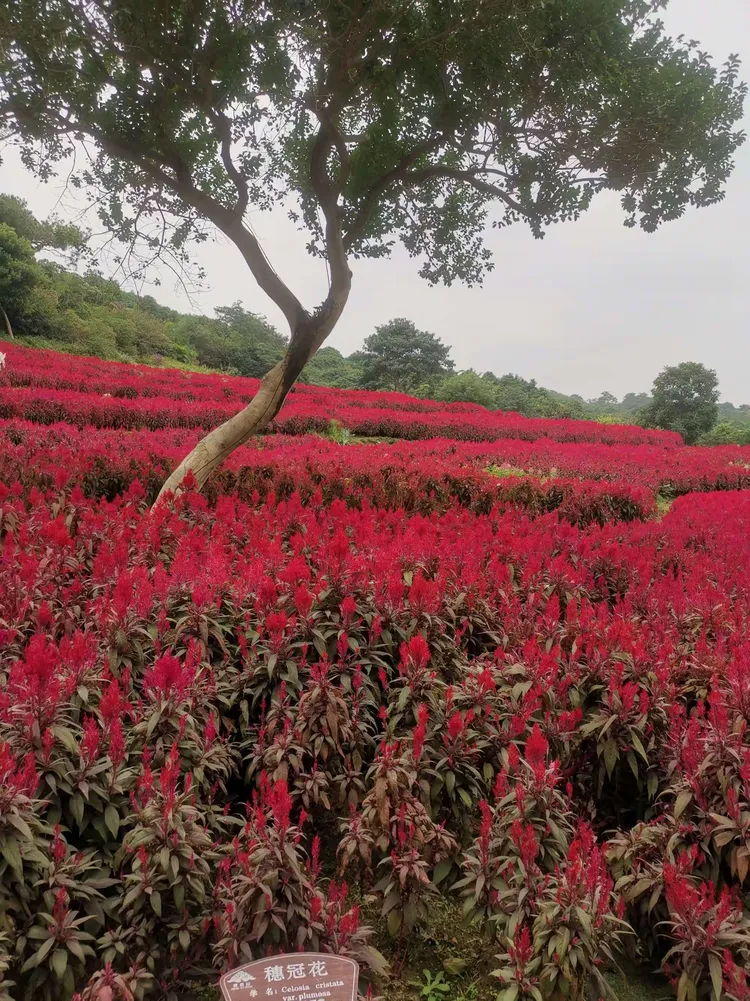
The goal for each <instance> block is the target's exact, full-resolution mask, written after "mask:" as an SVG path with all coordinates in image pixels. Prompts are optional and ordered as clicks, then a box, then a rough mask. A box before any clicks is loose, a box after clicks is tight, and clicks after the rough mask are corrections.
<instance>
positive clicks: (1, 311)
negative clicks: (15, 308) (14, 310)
mask: <svg viewBox="0 0 750 1001" xmlns="http://www.w3.org/2000/svg"><path fill="white" fill-rule="evenodd" d="M0 314H1V315H2V318H3V323H4V324H5V332H6V334H7V335H8V340H9V341H14V340H15V337H14V336H13V327H11V325H10V320H9V319H8V314H7V313H6V312H5V310H4V309H3V307H2V306H0Z"/></svg>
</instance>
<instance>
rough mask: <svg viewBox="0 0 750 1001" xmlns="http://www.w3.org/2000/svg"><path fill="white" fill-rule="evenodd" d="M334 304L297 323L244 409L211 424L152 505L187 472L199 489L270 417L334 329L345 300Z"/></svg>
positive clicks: (176, 488) (174, 491) (176, 490)
mask: <svg viewBox="0 0 750 1001" xmlns="http://www.w3.org/2000/svg"><path fill="white" fill-rule="evenodd" d="M344 301H345V299H344ZM333 305H334V308H328V309H326V310H325V311H324V312H322V313H319V314H316V315H315V316H313V317H310V318H309V320H308V321H307V322H305V323H303V324H301V325H300V327H298V329H297V330H296V331H295V332H294V334H293V335H292V338H291V340H290V342H289V348H288V350H287V353H286V355H285V356H284V357H283V358H282V360H281V361H280V362H279V363H278V364H277V365H274V367H273V368H272V369H271V370H270V372H267V373H266V374H265V375H264V376H263V379H262V380H261V383H260V386H259V388H258V392H257V393H256V394H255V396H254V397H253V398H252V400H251V401H250V402H249V403H248V405H247V406H246V407H245V409H244V410H240V412H239V413H238V414H235V415H234V417H230V418H229V420H228V421H225V422H224V423H223V424H220V425H219V427H217V428H214V430H213V431H210V432H209V433H208V434H207V435H206V437H205V438H202V439H201V440H200V441H199V442H198V444H197V445H196V446H195V448H194V449H193V450H192V452H191V453H190V454H189V455H187V456H185V458H184V459H183V460H182V462H181V463H180V464H179V466H178V467H177V468H176V469H175V470H174V472H173V473H172V474H171V475H170V477H169V479H167V480H166V482H165V483H164V485H163V486H162V488H161V490H160V491H159V496H158V497H157V498H156V501H155V502H154V507H156V506H157V505H158V504H159V502H160V501H161V500H162V499H163V498H164V497H165V495H166V494H168V493H170V494H179V492H180V484H181V483H182V481H183V480H184V479H185V477H186V476H187V474H188V472H190V473H192V474H193V476H194V478H195V482H196V486H197V487H198V489H199V490H200V489H202V488H203V486H204V484H205V482H206V480H207V479H208V478H209V476H210V475H211V473H212V472H213V471H214V470H215V469H216V468H217V466H219V465H220V464H221V463H222V462H223V461H224V460H225V459H226V458H227V457H228V456H230V455H231V454H232V452H233V451H234V450H235V449H236V448H238V447H239V446H240V445H242V444H243V443H244V442H246V441H247V439H248V438H250V437H252V435H254V434H257V433H258V432H259V431H262V430H263V428H265V427H266V426H267V425H268V424H269V423H270V422H271V421H272V420H273V418H274V417H275V416H276V414H278V412H279V410H281V406H282V404H283V403H284V400H285V399H286V397H287V395H288V393H289V390H290V389H291V388H292V386H293V385H294V383H295V382H296V380H297V377H298V376H299V374H300V372H301V371H302V369H303V368H304V367H305V365H306V364H307V363H308V361H309V360H310V359H311V358H312V356H313V355H314V354H315V352H316V351H317V350H318V348H319V347H320V345H321V344H322V343H323V341H324V340H325V339H326V337H327V336H328V334H329V333H330V332H331V330H333V327H334V326H335V324H336V321H337V320H338V317H339V316H340V315H341V311H342V309H343V305H344V302H340V303H339V302H337V303H334V304H333Z"/></svg>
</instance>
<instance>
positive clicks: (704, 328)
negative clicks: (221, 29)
mask: <svg viewBox="0 0 750 1001" xmlns="http://www.w3.org/2000/svg"><path fill="white" fill-rule="evenodd" d="M664 19H665V21H666V23H667V26H668V28H669V30H670V31H671V32H672V33H673V34H679V33H683V34H685V35H687V36H688V37H690V38H696V39H698V40H699V41H700V42H701V44H702V48H704V49H706V50H707V51H708V52H710V53H711V54H712V56H713V57H714V58H715V59H716V60H717V61H723V60H724V59H725V57H726V56H727V55H728V54H729V53H730V52H739V54H740V56H741V57H742V58H743V61H744V63H745V66H744V77H745V79H748V78H750V3H748V0H671V3H670V6H669V8H668V11H667V12H666V13H665V15H664ZM748 111H749V112H750V108H748ZM748 124H750V119H748V120H747V121H746V127H747V125H748ZM0 189H1V190H3V191H6V192H9V193H13V194H18V195H21V196H22V197H24V198H26V199H27V200H28V202H29V205H30V207H31V208H32V210H33V211H35V212H36V213H37V214H39V215H44V214H45V213H46V212H48V211H49V210H50V209H51V208H52V206H53V205H54V204H55V203H56V202H57V200H58V197H59V194H60V189H59V187H56V186H55V185H54V184H49V185H40V184H39V183H38V182H37V181H36V180H35V179H34V178H33V177H31V176H30V175H27V174H25V172H24V171H23V169H22V168H21V167H20V165H19V164H18V161H17V160H16V159H14V158H13V156H12V155H9V156H8V157H7V158H6V159H5V162H4V163H3V165H2V166H0ZM66 206H67V209H68V210H69V211H70V212H72V210H73V205H72V204H71V202H70V198H67V200H66ZM66 214H67V213H66ZM252 223H253V227H254V229H255V231H256V233H257V234H258V236H259V237H260V238H261V240H262V241H263V243H264V247H265V249H266V252H267V254H268V256H269V257H270V259H271V261H272V262H273V263H274V265H275V266H276V267H277V269H278V270H279V271H280V272H281V274H282V275H283V277H284V278H285V279H286V280H287V281H288V282H289V283H290V285H291V286H292V287H293V289H294V290H295V292H296V293H297V295H298V296H300V298H301V299H302V300H303V302H305V304H306V305H310V306H313V305H315V304H316V303H317V302H318V300H319V299H320V298H321V296H322V295H323V293H324V288H325V276H324V273H323V272H322V270H321V265H320V263H319V262H316V261H314V260H312V259H311V258H309V257H308V256H307V254H306V253H305V250H304V244H305V236H304V234H302V233H299V232H297V231H296V230H295V229H294V227H293V226H292V225H291V224H290V223H289V222H288V221H287V219H286V217H285V215H284V213H283V212H279V213H274V214H272V215H266V214H258V215H257V216H254V217H252ZM749 233H750V141H748V143H746V144H745V145H744V146H743V147H742V148H741V149H740V151H739V153H738V156H737V167H736V170H735V172H734V174H733V176H732V178H731V180H730V183H729V187H728V191H727V196H726V199H725V200H724V202H723V203H722V204H721V205H718V206H713V207H711V208H707V209H701V210H697V211H696V210H694V211H691V212H689V213H688V214H687V215H686V216H685V217H684V218H683V219H681V220H678V221H677V222H673V223H669V224H667V225H666V226H664V227H663V228H662V229H660V230H659V231H658V232H657V233H655V234H650V235H648V234H645V233H643V232H641V231H639V230H635V231H634V230H627V229H625V228H624V227H623V225H622V213H621V211H620V208H619V204H618V202H617V199H616V198H610V197H609V196H608V195H600V196H599V197H598V198H597V199H595V201H594V204H593V207H592V208H591V209H590V210H589V212H588V213H587V214H586V215H585V216H584V217H583V218H582V219H581V220H580V221H579V222H577V223H568V224H564V225H561V226H556V227H553V228H552V229H551V230H550V231H549V232H548V234H547V236H546V238H545V239H544V240H543V241H537V240H534V239H533V238H532V236H531V234H530V233H529V232H528V230H527V229H526V228H525V227H524V226H523V225H522V224H518V225H517V226H515V227H513V228H511V229H507V230H503V231H500V232H497V231H492V232H490V233H489V235H488V243H489V246H490V247H491V249H492V251H493V253H494V257H495V270H494V271H493V272H492V274H491V275H489V277H488V278H487V279H486V281H485V284H484V286H483V287H482V288H479V289H467V288H465V287H462V286H460V285H454V286H453V287H452V288H430V287H429V286H428V285H427V284H426V283H425V282H424V281H422V280H421V279H420V278H419V277H418V276H417V273H416V272H417V265H416V262H414V261H411V260H410V259H409V257H408V255H407V254H406V253H405V252H404V251H403V250H400V249H399V250H397V251H396V252H395V253H394V255H393V257H392V259H391V260H389V261H360V262H356V261H355V262H354V265H353V271H354V284H353V290H352V295H351V298H350V300H349V304H348V306H347V309H346V312H345V315H344V317H343V318H342V320H341V321H340V323H339V325H338V327H337V328H336V330H335V331H334V332H333V334H332V335H331V337H330V338H329V341H328V343H329V344H331V345H333V346H334V347H337V348H339V349H340V350H341V351H342V352H344V353H345V354H348V353H350V352H351V351H354V350H356V349H357V348H359V347H360V346H361V344H362V341H363V339H364V338H365V337H366V336H367V335H368V334H370V333H371V332H372V330H373V329H374V327H375V326H376V325H377V324H379V323H384V322H386V321H387V320H389V319H391V318H392V317H395V316H405V317H408V318H409V319H412V320H413V321H414V322H415V323H416V324H417V326H419V327H421V328H422V329H426V330H431V331H433V332H434V333H436V334H438V335H439V336H440V337H441V338H442V339H443V340H444V341H445V342H446V343H447V344H450V345H451V348H452V354H453V358H454V360H455V362H456V365H457V367H458V368H470V367H471V368H476V369H477V370H479V371H480V372H482V371H486V370H487V369H490V370H492V371H494V372H496V373H497V374H498V375H500V374H503V373H505V372H516V373H518V374H520V375H522V376H524V377H525V378H535V379H536V380H537V381H538V382H539V383H540V384H541V385H544V386H547V387H549V388H551V389H557V390H559V391H561V392H565V393H580V394H581V395H582V396H584V397H587V398H588V397H592V396H597V395H598V394H599V393H600V392H601V391H602V390H605V389H606V390H609V391H610V392H613V393H615V394H616V395H618V396H622V395H623V394H624V393H626V392H629V391H633V392H640V391H642V390H648V389H650V386H651V383H652V381H653V379H654V376H655V375H656V374H657V372H658V371H659V370H660V369H661V368H662V367H663V366H664V365H671V364H675V363H677V362H680V361H700V362H703V363H704V364H706V365H708V366H709V367H711V368H715V369H716V370H717V372H718V374H719V379H720V386H721V393H722V399H728V400H731V401H732V402H734V403H735V404H739V403H746V402H750V385H749V383H750V319H749V317H750V254H749V253H748V234H749ZM197 257H198V260H199V261H200V263H201V264H202V265H203V267H204V268H205V270H206V273H207V283H208V289H207V291H206V292H205V293H203V294H201V295H200V296H199V297H198V299H197V300H194V301H195V302H197V308H198V309H199V310H200V311H201V312H204V313H207V314H209V315H210V314H211V313H212V310H213V307H214V306H219V305H226V304H229V303H231V302H234V301H235V300H237V299H239V300H241V301H242V302H243V304H244V305H245V307H246V308H247V309H250V310H252V311H253V312H258V313H263V314H265V315H266V316H268V318H269V319H270V320H272V321H273V322H274V323H276V324H277V325H278V326H279V328H280V329H284V324H283V320H282V318H281V317H280V315H279V314H277V312H276V310H275V308H274V307H273V305H272V304H270V303H269V301H268V300H267V299H266V298H265V296H264V295H263V294H262V293H261V292H260V290H258V289H257V288H256V287H255V286H254V283H253V281H252V278H251V277H250V275H249V273H248V271H247V269H246V268H245V265H244V263H243V261H242V260H241V258H240V256H239V253H238V252H237V251H236V250H235V249H234V248H233V247H232V246H231V245H230V244H229V243H228V242H227V241H225V240H223V238H222V239H221V240H217V242H216V243H209V244H204V245H202V246H201V247H199V248H198V250H197ZM148 291H152V292H153V293H154V294H155V296H156V298H158V299H159V300H160V301H162V302H164V303H166V304H168V305H171V306H174V307H176V308H179V309H183V310H185V311H192V310H193V308H194V307H193V306H191V304H190V302H189V301H188V300H187V299H186V297H185V295H184V293H183V292H182V291H181V290H179V289H175V288H173V284H172V282H170V281H169V280H168V279H167V278H165V279H164V281H163V284H162V286H161V287H160V288H158V289H151V290H148Z"/></svg>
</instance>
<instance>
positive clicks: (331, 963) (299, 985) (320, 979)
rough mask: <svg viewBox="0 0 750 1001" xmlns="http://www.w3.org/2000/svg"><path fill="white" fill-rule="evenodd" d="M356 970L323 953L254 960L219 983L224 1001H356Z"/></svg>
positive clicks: (349, 963) (345, 960) (343, 960)
mask: <svg viewBox="0 0 750 1001" xmlns="http://www.w3.org/2000/svg"><path fill="white" fill-rule="evenodd" d="M358 979H359V967H358V966H357V964H356V963H355V962H354V960H353V959H348V958H347V957H345V956H332V955H329V954H328V953H323V952H293V953H289V954H288V955H284V956H270V957H269V958H268V959H256V960H255V962H253V963H246V964H245V965H244V966H238V967H237V969H235V970H230V971H229V973H225V974H224V975H223V976H222V978H221V979H220V980H219V987H220V988H221V993H222V996H223V997H224V1001H357V981H358Z"/></svg>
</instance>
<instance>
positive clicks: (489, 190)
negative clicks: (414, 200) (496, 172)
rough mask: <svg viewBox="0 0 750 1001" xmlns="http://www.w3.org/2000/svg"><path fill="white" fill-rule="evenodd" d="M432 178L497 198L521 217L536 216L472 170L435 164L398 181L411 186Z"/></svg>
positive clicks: (404, 175) (412, 172)
mask: <svg viewBox="0 0 750 1001" xmlns="http://www.w3.org/2000/svg"><path fill="white" fill-rule="evenodd" d="M432 178H447V179H449V180H454V181H461V182H462V183H464V184H468V185H470V186H471V187H472V188H475V189H476V190H477V191H481V192H482V194H485V195H490V196H492V197H493V198H499V199H500V200H501V201H502V202H505V204H506V205H507V206H508V207H509V208H511V209H513V211H514V212H520V213H521V215H525V216H529V217H534V216H535V215H536V213H535V212H533V211H532V210H531V209H528V208H526V207H525V206H524V205H522V204H521V202H519V201H517V200H516V199H515V198H513V197H512V196H511V195H509V194H508V192H507V191H504V190H503V189H502V188H499V187H498V186H497V185H496V184H490V182H489V181H484V180H482V178H481V177H479V176H478V172H476V171H473V170H459V169H458V168H455V167H445V166H442V165H441V164H436V165H435V166H433V167H424V168H422V169H421V170H412V171H409V172H408V173H406V174H403V175H402V177H401V179H400V180H401V183H402V184H407V185H413V184H421V183H422V182H423V181H428V180H431V179H432Z"/></svg>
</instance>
